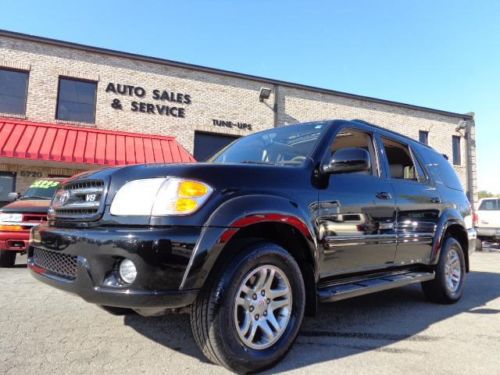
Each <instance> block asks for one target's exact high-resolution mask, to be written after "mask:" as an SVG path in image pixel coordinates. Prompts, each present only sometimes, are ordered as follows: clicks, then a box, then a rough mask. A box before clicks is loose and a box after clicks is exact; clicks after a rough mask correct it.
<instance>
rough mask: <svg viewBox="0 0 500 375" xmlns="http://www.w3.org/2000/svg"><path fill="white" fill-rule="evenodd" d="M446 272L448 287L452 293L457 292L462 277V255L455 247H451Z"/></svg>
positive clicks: (445, 266)
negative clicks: (460, 255)
mask: <svg viewBox="0 0 500 375" xmlns="http://www.w3.org/2000/svg"><path fill="white" fill-rule="evenodd" d="M444 274H445V278H446V287H447V288H448V290H449V291H450V292H452V293H455V292H456V291H457V290H458V288H459V286H460V280H461V278H462V266H461V264H460V257H459V255H458V252H457V251H456V250H455V249H451V250H450V251H449V252H448V255H447V257H446V263H445V265H444Z"/></svg>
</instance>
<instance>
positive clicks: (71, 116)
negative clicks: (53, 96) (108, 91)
mask: <svg viewBox="0 0 500 375" xmlns="http://www.w3.org/2000/svg"><path fill="white" fill-rule="evenodd" d="M96 89H97V83H96V82H88V81H78V80H74V79H70V78H60V79H59V94H58V96H57V115H56V116H57V119H59V120H67V121H77V122H87V123H91V124H93V123H94V122H95V100H96Z"/></svg>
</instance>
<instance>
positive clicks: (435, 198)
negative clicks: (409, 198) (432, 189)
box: [431, 197, 441, 203]
mask: <svg viewBox="0 0 500 375" xmlns="http://www.w3.org/2000/svg"><path fill="white" fill-rule="evenodd" d="M431 203H441V198H439V197H432V198H431Z"/></svg>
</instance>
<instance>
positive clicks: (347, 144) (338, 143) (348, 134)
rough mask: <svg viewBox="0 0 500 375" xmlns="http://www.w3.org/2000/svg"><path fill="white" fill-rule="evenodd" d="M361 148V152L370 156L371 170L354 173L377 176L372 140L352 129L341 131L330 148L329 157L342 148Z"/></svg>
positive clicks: (369, 136) (368, 136)
mask: <svg viewBox="0 0 500 375" xmlns="http://www.w3.org/2000/svg"><path fill="white" fill-rule="evenodd" d="M351 147H355V148H362V149H363V150H366V151H368V153H369V154H370V164H371V166H372V170H371V172H370V171H367V172H355V173H363V174H368V175H374V176H378V175H379V173H378V168H377V159H376V157H375V148H374V147H373V138H372V136H371V135H370V134H368V133H365V132H363V131H361V130H358V129H352V128H344V129H341V130H340V131H339V132H338V133H337V135H336V136H335V139H334V140H333V143H332V144H331V146H330V155H329V156H333V155H334V154H335V152H337V151H338V150H340V149H342V148H351Z"/></svg>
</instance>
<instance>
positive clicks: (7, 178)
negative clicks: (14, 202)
mask: <svg viewBox="0 0 500 375" xmlns="http://www.w3.org/2000/svg"><path fill="white" fill-rule="evenodd" d="M15 187H16V174H15V173H13V172H0V207H3V206H5V205H6V204H7V203H9V200H8V197H7V196H8V195H9V193H12V192H13V191H14V189H15Z"/></svg>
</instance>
